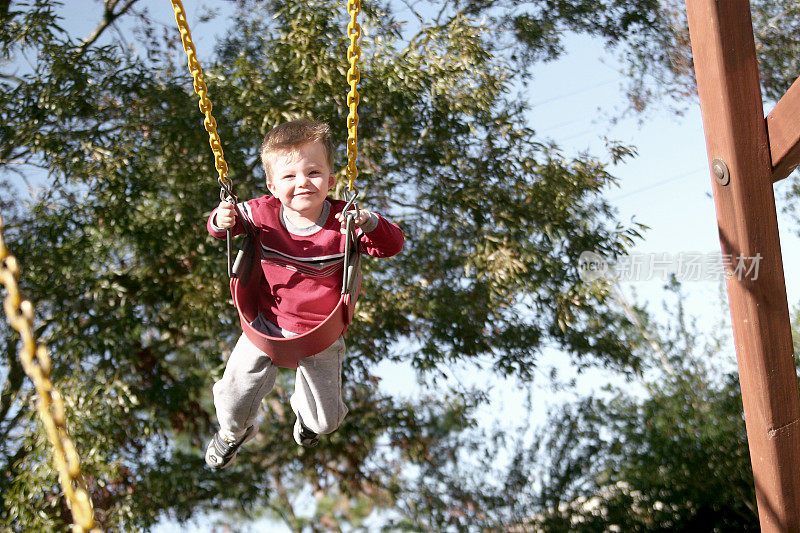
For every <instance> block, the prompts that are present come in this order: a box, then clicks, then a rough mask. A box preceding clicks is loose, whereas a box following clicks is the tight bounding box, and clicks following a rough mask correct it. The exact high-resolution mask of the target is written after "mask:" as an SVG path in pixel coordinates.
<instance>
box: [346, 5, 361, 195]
mask: <svg viewBox="0 0 800 533" xmlns="http://www.w3.org/2000/svg"><path fill="white" fill-rule="evenodd" d="M347 11H348V12H349V13H350V23H349V24H348V25H347V37H348V38H349V39H350V45H349V46H348V47H347V60H348V61H349V62H350V69H349V70H348V71H347V83H349V84H350V92H349V93H348V94H347V106H348V107H349V108H350V113H349V114H348V115H347V188H348V190H350V191H352V190H353V186H354V184H355V181H356V177H358V168H356V158H357V157H358V101H359V94H358V89H357V88H356V86H357V85H358V82H359V81H360V80H361V74H360V72H359V70H358V60H359V59H360V58H361V48H360V47H359V45H358V38H359V37H360V36H361V26H360V25H359V24H358V20H357V19H358V13H359V12H360V11H361V0H347Z"/></svg>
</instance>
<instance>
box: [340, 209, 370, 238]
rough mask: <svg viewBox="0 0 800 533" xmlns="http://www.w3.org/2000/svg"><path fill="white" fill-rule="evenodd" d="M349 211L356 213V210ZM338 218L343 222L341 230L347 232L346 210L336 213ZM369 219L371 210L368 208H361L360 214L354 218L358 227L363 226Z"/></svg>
mask: <svg viewBox="0 0 800 533" xmlns="http://www.w3.org/2000/svg"><path fill="white" fill-rule="evenodd" d="M348 213H355V211H348ZM336 220H338V221H339V222H341V223H342V228H341V230H340V231H341V232H342V233H347V226H346V225H345V218H344V212H342V213H336ZM368 220H369V211H367V210H366V209H359V211H358V216H357V217H355V219H353V222H355V223H356V227H358V226H363V225H364V224H366V222H367V221H368Z"/></svg>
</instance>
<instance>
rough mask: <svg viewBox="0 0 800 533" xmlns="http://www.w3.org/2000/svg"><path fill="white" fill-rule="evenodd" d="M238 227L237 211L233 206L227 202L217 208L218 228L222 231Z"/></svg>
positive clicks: (221, 203) (222, 202)
mask: <svg viewBox="0 0 800 533" xmlns="http://www.w3.org/2000/svg"><path fill="white" fill-rule="evenodd" d="M235 225H236V210H235V209H234V208H233V204H232V203H230V202H226V201H225V200H223V201H221V202H220V203H219V206H217V214H216V226H217V227H218V228H220V229H228V228H232V227H233V226H235Z"/></svg>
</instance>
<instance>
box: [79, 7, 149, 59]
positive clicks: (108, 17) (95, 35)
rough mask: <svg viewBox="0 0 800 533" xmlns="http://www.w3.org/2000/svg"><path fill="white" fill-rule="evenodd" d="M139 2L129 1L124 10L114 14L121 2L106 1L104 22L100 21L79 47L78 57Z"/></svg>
mask: <svg viewBox="0 0 800 533" xmlns="http://www.w3.org/2000/svg"><path fill="white" fill-rule="evenodd" d="M138 1H139V0H128V3H127V4H125V5H124V6H122V8H121V9H120V10H119V11H117V12H116V13H115V12H114V8H115V7H117V4H119V2H120V0H106V2H105V10H104V11H103V20H101V21H100V24H98V26H97V27H96V28H95V29H94V31H93V32H92V33H90V34H89V36H88V37H86V38H85V39H84V40H83V42H82V43H81V45H80V46H79V47H78V50H77V53H78V55H82V54H83V53H84V52H85V51H86V49H87V48H89V47H90V46H91V45H92V44H94V42H95V41H97V39H99V38H100V36H101V35H102V34H103V32H104V31H105V30H106V28H108V27H109V26H110V25H111V24H113V23H114V21H115V20H117V19H118V18H119V17H120V16H121V15H123V14H125V12H126V11H128V10H129V9H130V8H131V7H132V6H133V4H135V3H136V2H138Z"/></svg>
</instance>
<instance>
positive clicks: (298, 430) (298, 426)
mask: <svg viewBox="0 0 800 533" xmlns="http://www.w3.org/2000/svg"><path fill="white" fill-rule="evenodd" d="M294 441H295V442H296V443H297V444H299V445H300V446H302V447H303V448H313V447H314V446H316V445H317V444H319V435H317V434H316V433H314V432H313V431H311V430H310V429H308V428H307V427H306V426H305V425H304V424H303V423H302V422H300V419H299V418H298V419H297V420H296V421H295V423H294Z"/></svg>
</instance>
